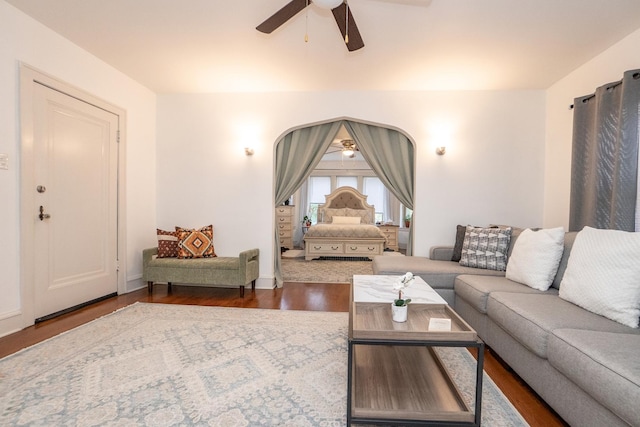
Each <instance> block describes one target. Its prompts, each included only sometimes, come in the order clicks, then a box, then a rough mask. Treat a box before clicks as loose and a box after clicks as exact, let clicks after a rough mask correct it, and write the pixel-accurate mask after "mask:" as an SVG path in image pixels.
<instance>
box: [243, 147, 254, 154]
mask: <svg viewBox="0 0 640 427" xmlns="http://www.w3.org/2000/svg"><path fill="white" fill-rule="evenodd" d="M253 153H254V151H253V148H250V147H244V154H246V155H247V156H253Z"/></svg>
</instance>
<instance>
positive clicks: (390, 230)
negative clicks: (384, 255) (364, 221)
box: [378, 225, 400, 252]
mask: <svg viewBox="0 0 640 427" xmlns="http://www.w3.org/2000/svg"><path fill="white" fill-rule="evenodd" d="M378 228H379V229H380V231H382V232H383V233H384V235H385V236H386V238H387V244H386V246H385V247H386V248H389V249H393V250H394V251H396V252H398V250H399V249H398V229H399V228H400V227H399V226H397V225H379V226H378Z"/></svg>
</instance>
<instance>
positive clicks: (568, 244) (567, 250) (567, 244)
mask: <svg viewBox="0 0 640 427" xmlns="http://www.w3.org/2000/svg"><path fill="white" fill-rule="evenodd" d="M577 235H578V232H577V231H568V232H566V233H564V251H562V258H560V265H558V272H557V273H556V277H554V278H553V283H552V284H551V287H552V288H556V289H560V283H561V282H562V278H563V277H564V272H565V271H566V270H567V264H569V255H571V249H572V248H573V242H575V240H576V236H577Z"/></svg>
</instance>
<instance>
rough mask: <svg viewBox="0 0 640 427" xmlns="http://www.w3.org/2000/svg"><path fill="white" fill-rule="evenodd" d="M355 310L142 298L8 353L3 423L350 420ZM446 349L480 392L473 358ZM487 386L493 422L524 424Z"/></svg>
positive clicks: (300, 423) (298, 426) (0, 389)
mask: <svg viewBox="0 0 640 427" xmlns="http://www.w3.org/2000/svg"><path fill="white" fill-rule="evenodd" d="M347 318H348V315H347V313H325V312H306V311H279V310H263V309H239V308H224V307H201V306H182V305H171V304H167V305H164V304H144V303H137V304H134V305H131V306H129V307H127V308H124V309H122V310H120V311H117V312H116V313H113V314H110V315H108V316H105V317H103V318H100V319H97V320H95V321H93V322H91V323H89V324H87V325H84V326H81V327H78V328H76V329H73V330H71V331H69V332H66V333H64V334H61V335H59V336H57V337H54V338H52V339H50V340H47V341H45V342H42V343H40V344H37V345H35V346H33V347H30V348H28V349H25V350H23V351H20V352H18V353H16V354H14V355H11V356H8V357H6V358H4V359H2V360H0V425H32V426H52V425H68V426H94V425H103V426H133V425H135V426H138V425H148V426H192V425H193V426H225V427H229V426H291V427H293V426H295V427H304V426H344V425H345V424H346V376H347V342H346V339H347ZM442 354H443V357H444V358H445V359H446V360H447V362H448V364H449V365H450V371H451V372H453V373H455V375H456V376H457V377H458V378H457V380H459V381H460V383H459V386H460V387H461V390H462V391H463V395H464V396H465V398H467V399H469V400H470V401H471V399H472V398H473V393H472V392H471V388H472V385H471V384H472V383H473V376H474V375H473V372H474V368H473V365H474V362H473V358H472V357H471V355H470V354H469V352H467V351H466V350H464V349H455V348H453V349H447V351H446V352H445V353H442ZM465 372H467V374H465ZM483 393H484V394H483V412H482V421H483V424H484V425H490V426H519V425H526V423H524V421H523V420H522V418H521V417H520V415H519V414H518V413H517V412H516V411H515V410H514V409H513V407H512V406H511V404H510V403H509V402H508V401H507V400H506V399H505V398H504V396H503V395H502V393H501V392H500V391H499V390H498V389H497V388H496V386H495V385H494V383H493V382H492V381H491V380H490V379H489V378H488V377H486V376H485V384H484V391H483Z"/></svg>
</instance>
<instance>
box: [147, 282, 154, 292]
mask: <svg viewBox="0 0 640 427" xmlns="http://www.w3.org/2000/svg"><path fill="white" fill-rule="evenodd" d="M147 289H148V290H149V293H151V292H153V282H147Z"/></svg>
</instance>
